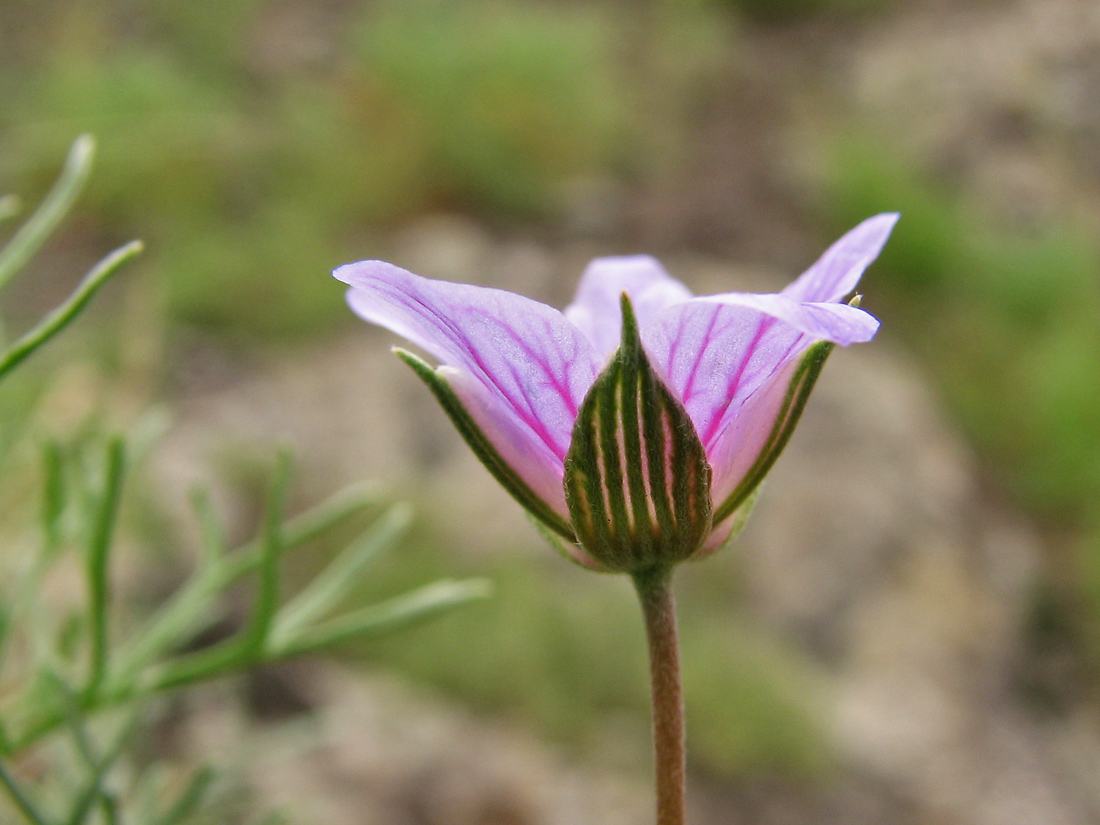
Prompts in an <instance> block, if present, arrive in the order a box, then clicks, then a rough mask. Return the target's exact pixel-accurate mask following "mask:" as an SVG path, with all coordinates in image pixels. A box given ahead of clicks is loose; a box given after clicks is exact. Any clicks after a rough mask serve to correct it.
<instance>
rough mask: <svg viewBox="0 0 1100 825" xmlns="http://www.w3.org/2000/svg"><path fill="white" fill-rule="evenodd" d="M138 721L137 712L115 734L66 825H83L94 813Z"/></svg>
mask: <svg viewBox="0 0 1100 825" xmlns="http://www.w3.org/2000/svg"><path fill="white" fill-rule="evenodd" d="M137 719H138V716H137V712H136V711H135V712H134V713H133V714H132V715H131V716H130V717H129V718H128V719H127V720H126V721H125V722H124V723H123V724H122V725H121V726H120V728H119V731H118V732H117V733H116V734H115V738H114V741H113V742H112V743H111V745H110V746H109V747H108V748H107V750H106V751H104V753H103V755H102V756H101V757H100V758H99V760H98V762H96V764H95V765H94V766H93V768H92V771H91V775H90V776H89V777H88V780H87V782H86V783H85V785H84V789H83V791H81V792H80V794H79V795H78V796H77V798H76V802H75V804H74V805H73V807H72V810H71V811H70V813H69V816H68V818H67V819H66V820H65V825H82V823H84V822H86V821H87V820H88V816H89V815H90V814H91V812H92V807H93V806H94V805H95V804H96V803H97V802H99V801H101V800H102V799H103V796H104V792H103V780H104V779H105V778H106V777H107V772H108V771H109V770H110V769H111V768H112V767H113V766H114V764H115V763H116V762H117V761H118V757H119V756H120V755H121V754H122V749H123V747H125V745H126V742H127V741H128V740H129V738H130V735H131V734H132V733H133V731H134V728H135V727H136V725H137Z"/></svg>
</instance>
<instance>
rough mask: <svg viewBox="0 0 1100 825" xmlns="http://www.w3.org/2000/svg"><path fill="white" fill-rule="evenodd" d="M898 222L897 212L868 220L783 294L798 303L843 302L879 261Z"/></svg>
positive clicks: (846, 236)
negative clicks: (870, 268)
mask: <svg viewBox="0 0 1100 825" xmlns="http://www.w3.org/2000/svg"><path fill="white" fill-rule="evenodd" d="M897 222H898V214H897V213H896V212H886V213H883V214H882V215H875V217H873V218H868V219H867V220H865V221H864V222H863V223H861V224H860V225H859V226H857V227H856V228H855V229H853V230H851V231H850V232H848V233H847V234H846V235H844V237H842V238H841V239H840V240H838V241H837V242H836V243H834V244H833V245H832V246H830V247H829V248H828V249H827V250H826V251H825V254H824V255H822V256H821V257H820V258H819V259H818V261H817V263H815V264H814V265H813V266H811V267H810V268H809V269H807V270H806V271H805V272H804V273H802V275H801V276H799V278H798V279H797V280H796V281H794V282H793V283H791V284H790V285H789V286H788V287H787V288H786V289H784V290H783V295H784V296H786V297H787V298H790V299H791V300H792V301H798V302H803V301H808V302H813V303H835V302H836V301H840V300H843V299H844V298H845V296H847V295H848V294H850V293H851V292H852V291H853V290H854V289H855V288H856V284H858V283H859V279H860V277H861V276H862V275H863V271H864V270H865V269H867V267H868V266H869V265H870V264H871V262H872V261H873V260H874V259H875V258H877V257H878V255H879V252H881V251H882V246H883V244H885V243H886V239H887V238H888V237H890V232H891V230H893V228H894V224H896V223H897Z"/></svg>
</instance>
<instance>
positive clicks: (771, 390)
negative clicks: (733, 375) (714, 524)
mask: <svg viewBox="0 0 1100 825" xmlns="http://www.w3.org/2000/svg"><path fill="white" fill-rule="evenodd" d="M798 364H799V361H798V359H797V358H791V359H789V360H787V362H786V363H785V364H784V365H783V366H782V367H781V368H780V369H778V370H776V371H775V372H774V373H773V374H772V375H771V376H770V377H769V378H768V380H767V381H765V382H764V383H763V384H761V385H760V386H759V387H757V389H756V391H755V392H753V394H752V395H751V396H749V397H748V398H746V399H743V401H742V402H741V403H739V404H738V412H737V415H735V416H730V417H728V418H726V419H725V425H724V427H723V428H722V429H720V430H719V432H718V433H717V435H716V436H715V437H714V438H713V439H712V442H711V444H710V445H708V447H707V459H708V460H709V461H710V465H711V470H712V473H713V475H712V476H711V498H712V500H713V501H714V502H715V506H718V505H719V504H721V503H722V502H724V501H725V500H726V499H727V498H728V497H729V496H730V494H731V493H733V491H734V490H735V489H737V485H738V484H740V483H741V480H742V479H743V478H744V477H745V474H746V473H747V472H748V471H749V470H750V469H751V468H752V465H753V464H755V463H756V459H757V458H758V457H759V456H760V451H761V450H762V449H763V447H764V445H765V444H766V443H767V441H768V437H769V436H770V435H771V433H772V429H773V428H774V427H775V422H776V419H777V418H778V416H779V412H780V410H781V409H782V407H783V402H784V400H785V399H786V397H787V390H788V387H789V385H790V383H791V378H792V377H793V376H794V373H795V371H796V370H797V369H798Z"/></svg>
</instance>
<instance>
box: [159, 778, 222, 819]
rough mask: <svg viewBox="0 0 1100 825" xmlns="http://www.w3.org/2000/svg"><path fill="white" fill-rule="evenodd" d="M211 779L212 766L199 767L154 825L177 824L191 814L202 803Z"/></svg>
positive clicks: (212, 779)
mask: <svg viewBox="0 0 1100 825" xmlns="http://www.w3.org/2000/svg"><path fill="white" fill-rule="evenodd" d="M213 781H214V770H213V768H210V767H209V766H207V767H203V768H201V769H200V770H199V771H198V772H197V773H196V774H195V775H194V776H193V777H191V781H190V782H188V783H187V787H185V788H184V789H183V792H182V793H181V794H180V795H179V796H178V797H177V798H176V801H175V802H174V803H173V804H172V807H171V808H169V809H168V810H167V811H166V812H165V814H164V816H162V817H160V818H159V819H158V820H156V823H155V825H178V823H180V822H182V821H183V820H185V819H186V818H187V817H189V816H191V814H193V813H194V812H195V811H196V810H198V807H199V805H201V804H202V801H203V797H205V796H206V792H207V790H209V788H210V784H211V783H212V782H213Z"/></svg>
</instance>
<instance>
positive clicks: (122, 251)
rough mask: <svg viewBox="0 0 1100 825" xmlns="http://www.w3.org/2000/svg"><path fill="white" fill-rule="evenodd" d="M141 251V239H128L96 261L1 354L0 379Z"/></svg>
mask: <svg viewBox="0 0 1100 825" xmlns="http://www.w3.org/2000/svg"><path fill="white" fill-rule="evenodd" d="M141 250H142V244H141V241H131V242H130V243H128V244H126V245H125V246H122V247H119V248H118V249H116V250H115V251H114V252H112V253H111V254H110V255H108V256H107V257H106V258H104V259H103V260H102V261H100V262H99V263H98V264H96V265H95V266H94V267H93V268H92V270H91V271H90V272H89V273H88V274H87V275H85V276H84V280H83V281H81V282H80V285H79V286H78V287H77V288H76V290H74V291H73V293H72V294H71V295H69V297H68V298H66V299H65V302H64V303H63V304H61V306H59V307H57V308H56V309H54V310H53V311H52V312H51V313H50V314H49V315H47V316H46V317H45V318H43V319H42V321H41V322H39V323H38V325H37V326H35V327H34V328H33V329H32V330H30V331H29V332H28V333H27V334H26V335H24V336H23V337H22V338H20V339H19V340H18V341H16V342H15V343H14V344H12V345H11V346H10V347H9V348H8V350H7V351H6V352H4V354H3V355H0V379H2V378H4V376H6V375H7V374H8V373H9V372H11V371H12V370H13V369H14V368H15V367H17V366H18V365H19V364H21V363H22V362H23V361H24V360H25V359H26V358H27V357H28V356H30V355H31V353H33V352H34V351H35V350H36V349H38V348H39V347H40V346H42V345H43V344H44V343H46V342H47V341H49V340H50V339H51V338H53V336H55V335H56V334H57V333H58V332H60V331H61V330H62V329H64V328H65V327H66V326H67V325H68V324H69V322H70V321H72V320H73V318H75V317H76V316H77V315H78V314H79V313H80V311H81V310H82V309H84V307H85V306H86V305H87V303H88V302H89V301H90V300H92V296H93V295H95V294H96V292H97V291H98V290H99V288H100V287H101V286H103V285H104V284H105V283H106V282H107V280H108V279H109V278H110V277H111V276H112V275H114V274H115V272H117V271H118V268H119V267H120V266H122V265H123V264H124V263H126V261H128V260H130V259H131V258H133V257H134V256H135V255H137V254H138V253H140V252H141Z"/></svg>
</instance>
